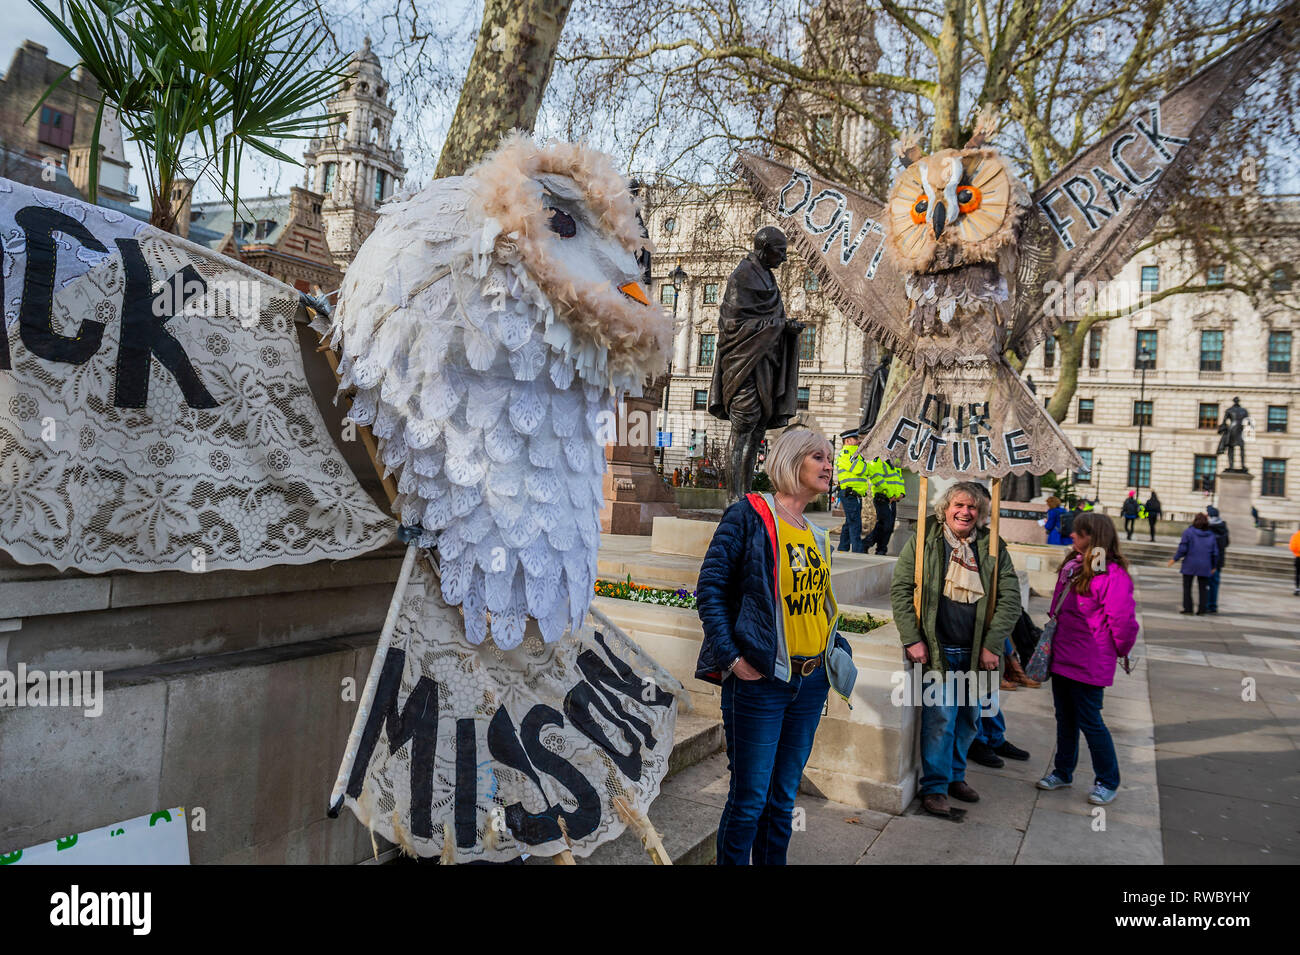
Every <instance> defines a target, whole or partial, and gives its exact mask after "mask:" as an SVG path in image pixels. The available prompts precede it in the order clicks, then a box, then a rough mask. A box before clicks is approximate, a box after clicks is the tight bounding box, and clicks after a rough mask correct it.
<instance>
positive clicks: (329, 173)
mask: <svg viewBox="0 0 1300 955" xmlns="http://www.w3.org/2000/svg"><path fill="white" fill-rule="evenodd" d="M338 174H339V164H338V163H336V162H327V163H326V164H325V181H324V182H323V183H322V184H321V192H323V193H325V195H329V194H330V193H331V192H333V191H334V180H335V179H336V178H337V177H338Z"/></svg>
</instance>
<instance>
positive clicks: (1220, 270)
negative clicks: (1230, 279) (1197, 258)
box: [1205, 265, 1228, 287]
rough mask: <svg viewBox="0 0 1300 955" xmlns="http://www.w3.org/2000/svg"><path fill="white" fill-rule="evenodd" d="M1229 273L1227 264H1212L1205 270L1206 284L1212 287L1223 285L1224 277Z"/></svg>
mask: <svg viewBox="0 0 1300 955" xmlns="http://www.w3.org/2000/svg"><path fill="white" fill-rule="evenodd" d="M1227 274H1228V269H1227V266H1223V265H1211V266H1210V267H1209V269H1207V270H1206V272H1205V284H1206V285H1209V286H1211V287H1214V286H1216V285H1222V284H1223V279H1224V277H1225V276H1226V275H1227Z"/></svg>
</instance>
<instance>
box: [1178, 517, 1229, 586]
mask: <svg viewBox="0 0 1300 955" xmlns="http://www.w3.org/2000/svg"><path fill="white" fill-rule="evenodd" d="M1174 560H1181V561H1182V562H1183V566H1182V568H1181V570H1182V572H1183V573H1184V574H1187V575H1188V576H1191V577H1209V576H1210V575H1211V574H1213V573H1214V568H1215V567H1217V566H1218V565H1219V542H1218V540H1217V539H1216V538H1215V536H1214V534H1213V532H1211V531H1203V530H1200V529H1199V528H1196V527H1189V528H1187V529H1186V530H1185V531H1183V536H1182V537H1181V538H1180V539H1179V541H1178V550H1177V551H1176V552H1175V553H1174Z"/></svg>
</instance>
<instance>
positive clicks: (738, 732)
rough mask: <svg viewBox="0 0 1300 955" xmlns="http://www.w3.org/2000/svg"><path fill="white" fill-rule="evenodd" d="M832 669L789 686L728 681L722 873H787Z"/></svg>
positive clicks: (720, 840)
mask: <svg viewBox="0 0 1300 955" xmlns="http://www.w3.org/2000/svg"><path fill="white" fill-rule="evenodd" d="M829 690H830V684H829V683H827V681H826V668H825V667H818V668H817V669H816V670H814V671H813V672H812V673H811V674H810V675H809V676H806V677H801V676H798V675H795V676H792V677H791V678H790V682H789V683H781V682H780V681H778V680H772V679H768V678H767V677H764V678H762V679H759V680H748V681H746V680H742V679H740V677H737V676H732V677H728V678H727V679H726V681H725V682H724V683H723V684H722V728H723V731H724V732H725V733H726V735H727V768H728V769H730V770H731V788H730V789H729V790H728V791H727V805H726V807H725V808H724V809H723V810H722V819H721V821H720V822H719V823H718V865H749V864H750V856H751V851H752V855H753V864H754V865H785V854H786V849H787V848H788V847H789V845H790V832H791V829H790V825H791V822H790V819H791V814H792V813H793V811H794V800H795V794H796V793H797V792H798V791H799V780H800V779H801V778H802V777H803V767H804V764H805V763H807V762H808V754H809V753H811V752H812V746H813V734H814V733H816V732H817V724H818V723H819V722H820V721H821V718H822V709H823V708H824V707H825V706H826V694H827V692H828V691H829Z"/></svg>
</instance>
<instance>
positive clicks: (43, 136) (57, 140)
mask: <svg viewBox="0 0 1300 955" xmlns="http://www.w3.org/2000/svg"><path fill="white" fill-rule="evenodd" d="M36 138H37V139H39V140H40V141H41V142H43V143H46V144H48V145H50V146H56V147H58V148H59V149H68V148H69V147H70V146H71V145H72V117H71V116H69V115H68V114H67V113H63V112H60V111H59V110H57V109H54V108H53V107H51V106H42V107H41V124H40V126H39V127H37V131H36Z"/></svg>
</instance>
